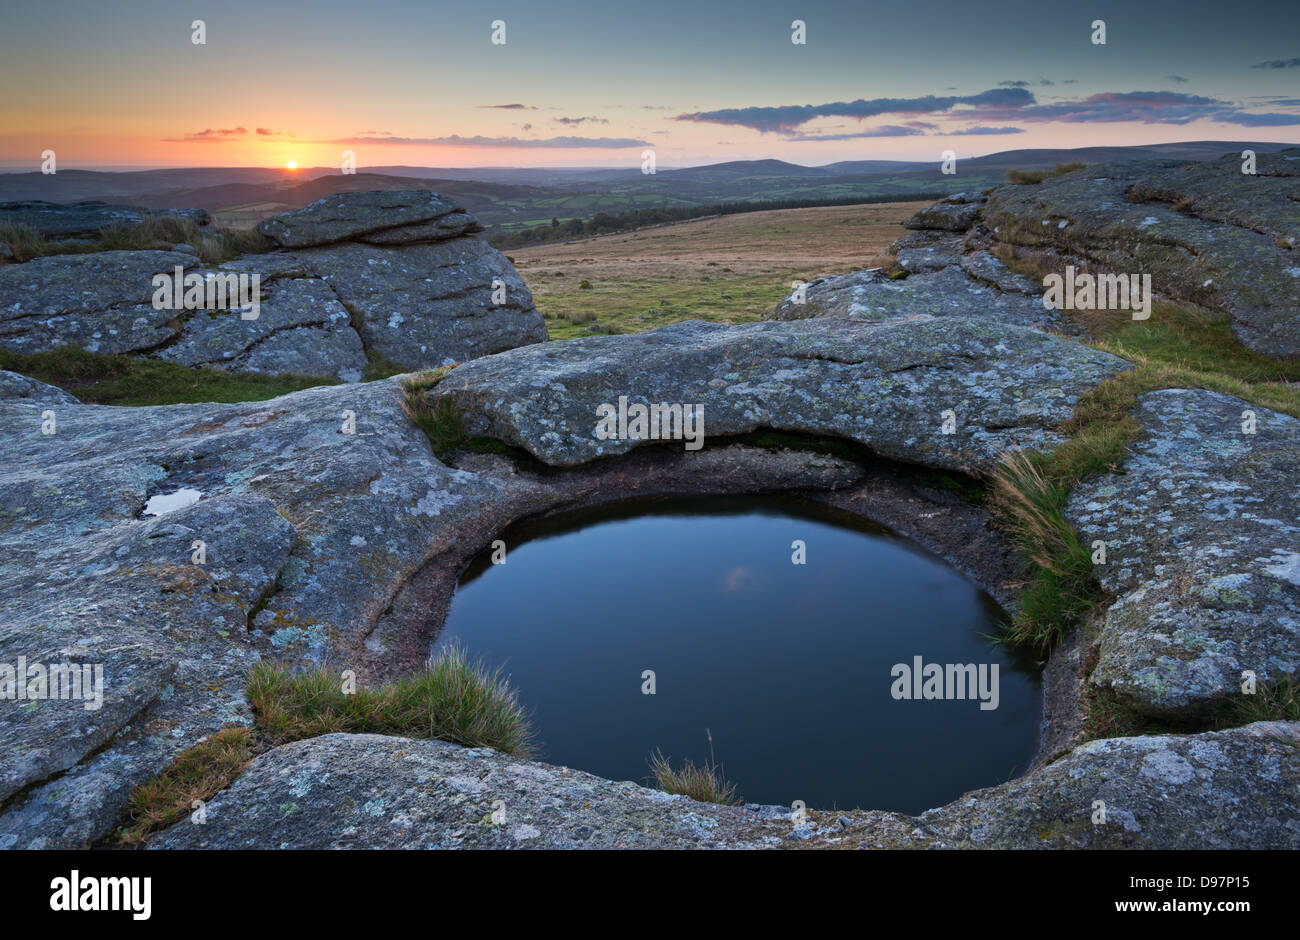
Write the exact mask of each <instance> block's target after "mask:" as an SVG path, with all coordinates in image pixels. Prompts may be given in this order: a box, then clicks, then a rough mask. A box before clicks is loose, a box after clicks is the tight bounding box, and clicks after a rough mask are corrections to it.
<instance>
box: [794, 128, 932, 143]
mask: <svg viewBox="0 0 1300 940" xmlns="http://www.w3.org/2000/svg"><path fill="white" fill-rule="evenodd" d="M930 126H931V127H933V126H935V125H933V124H932V125H930ZM925 136H926V133H925V131H923V130H921V129H920V128H919V127H903V126H901V125H898V124H884V125H882V126H880V127H869V128H867V129H866V130H864V131H853V132H851V133H846V134H790V135H787V136H786V139H787V140H794V141H800V142H804V141H811V140H856V139H857V138H859V137H925Z"/></svg>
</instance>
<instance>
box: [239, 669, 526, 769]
mask: <svg viewBox="0 0 1300 940" xmlns="http://www.w3.org/2000/svg"><path fill="white" fill-rule="evenodd" d="M248 700H249V703H250V704H251V705H252V706H253V711H254V714H255V716H256V720H257V725H258V729H259V730H260V732H261V733H262V734H263V735H264V736H265V738H266V740H267V741H268V742H269V743H270V744H273V745H276V744H284V743H285V742H288V741H298V740H302V739H303V738H312V737H316V736H317V735H322V734H332V733H335V732H347V733H351V734H392V735H401V736H403V737H409V738H437V739H438V740H442V741H451V742H452V743H454V744H463V745H465V746H467V747H491V748H496V749H497V750H499V751H504V752H505V753H507V754H512V755H514V756H516V757H527V756H529V755H530V754H531V753H532V750H533V730H532V727H531V725H530V723H529V719H528V716H527V714H526V713H525V712H524V709H523V708H522V707H521V706H520V704H519V699H518V693H517V692H516V691H515V690H514V689H513V688H512V687H511V686H510V684H509V682H508V681H507V680H506V679H505V678H503V677H502V675H501V673H500V671H499V670H497V671H489V670H488V669H487V668H486V667H485V666H484V665H483V664H482V663H479V662H470V661H469V660H468V659H467V658H466V657H465V654H464V653H463V652H461V651H460V650H459V649H455V648H453V649H450V650H447V651H445V652H444V653H443V654H442V655H441V656H439V657H438V658H437V659H435V660H433V661H432V662H430V663H429V665H428V666H427V667H426V668H425V669H424V670H423V671H421V672H418V673H416V674H415V675H411V676H406V677H404V678H401V679H397V680H395V681H393V682H389V683H386V684H384V685H381V686H379V687H377V688H374V689H366V688H359V689H357V690H356V691H355V692H353V693H351V694H344V692H343V690H342V685H341V683H340V681H339V677H338V675H337V674H334V673H331V672H329V671H327V670H324V669H321V670H317V671H315V672H307V673H294V672H290V671H287V670H284V669H280V668H278V667H276V666H274V665H271V664H269V663H259V664H258V665H256V666H254V667H253V670H252V672H251V673H250V674H249V677H248Z"/></svg>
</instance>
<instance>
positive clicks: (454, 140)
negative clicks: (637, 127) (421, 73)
mask: <svg viewBox="0 0 1300 940" xmlns="http://www.w3.org/2000/svg"><path fill="white" fill-rule="evenodd" d="M315 143H321V144H396V145H398V146H404V147H543V148H546V147H556V148H566V147H569V148H604V149H610V150H614V149H618V148H620V147H644V146H647V144H648V141H644V140H636V139H634V138H631V137H546V138H535V139H534V138H530V139H525V138H522V137H462V136H460V135H459V134H452V135H451V136H450V137H340V138H336V139H334V140H320V141H315Z"/></svg>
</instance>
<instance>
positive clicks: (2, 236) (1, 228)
mask: <svg viewBox="0 0 1300 940" xmlns="http://www.w3.org/2000/svg"><path fill="white" fill-rule="evenodd" d="M0 242H3V243H4V244H5V245H6V246H8V248H9V250H10V251H11V252H12V253H13V256H14V260H15V261H27V260H29V259H31V258H38V257H40V256H41V255H42V254H47V253H48V248H47V246H48V244H49V240H48V239H47V238H46V237H45V236H44V235H42V234H41V233H40V232H38V231H37V230H36V229H34V228H32V227H31V226H30V225H23V224H21V223H18V222H0Z"/></svg>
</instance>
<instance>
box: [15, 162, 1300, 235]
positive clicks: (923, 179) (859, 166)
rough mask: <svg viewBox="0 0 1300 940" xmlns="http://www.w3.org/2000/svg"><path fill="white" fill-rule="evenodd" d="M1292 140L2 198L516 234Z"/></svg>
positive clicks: (43, 185)
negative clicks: (411, 200) (445, 209)
mask: <svg viewBox="0 0 1300 940" xmlns="http://www.w3.org/2000/svg"><path fill="white" fill-rule="evenodd" d="M1288 146H1294V145H1293V144H1283V143H1261V142H1244V141H1188V142H1185V143H1173V144H1147V145H1141V146H1133V147H1081V148H1074V149H1038V150H1006V151H1002V152H1000V153H994V154H988V155H987V156H983V157H973V158H969V159H965V160H959V161H958V166H957V174H956V175H953V176H945V175H942V174H941V173H940V172H939V164H938V161H926V162H908V161H898V160H845V161H840V162H837V163H831V164H827V165H826V166H801V165H799V164H796V163H788V162H785V161H783V160H770V159H768V160H735V161H730V162H726V163H715V164H710V165H708V166H697V167H680V168H676V169H674V168H670V167H661V168H660V169H659V171H658V172H657V173H655V174H643V173H642V172H641V170H640V166H639V164H638V165H637V166H631V167H625V168H616V167H575V168H546V167H534V168H514V167H488V168H438V167H406V166H385V167H369V168H367V169H366V170H365V171H364V172H361V173H356V174H349V175H346V176H345V175H343V173H342V172H341V171H340V170H339V169H338V168H335V167H312V168H304V169H299V170H287V169H278V168H264V167H199V168H189V169H185V168H181V169H164V170H135V171H129V172H107V171H99V170H60V171H59V172H58V173H57V174H55V175H51V176H46V175H44V174H41V173H37V172H29V173H0V201H9V200H26V199H44V200H48V201H50V202H78V201H82V200H89V199H99V200H105V201H110V202H123V203H129V204H133V205H140V206H144V207H146V208H150V209H180V208H203V209H207V210H209V211H210V212H212V213H214V214H216V215H217V217H218V219H219V220H221V221H224V222H225V223H227V224H235V225H251V224H254V223H255V222H256V221H257V220H258V219H261V218H265V217H266V216H268V215H273V214H275V213H277V212H282V211H284V210H285V209H289V208H296V207H298V206H303V205H306V204H307V203H309V202H312V201H313V200H315V199H319V198H321V197H322V196H328V195H330V194H332V193H338V192H351V191H356V190H368V189H430V190H437V191H438V192H441V193H445V194H447V195H448V196H451V197H452V198H453V199H456V200H458V201H459V202H461V203H462V204H463V205H464V206H465V208H467V209H469V210H470V211H472V212H474V213H476V214H477V215H478V216H479V217H480V218H481V219H482V220H483V222H484V223H485V224H486V225H488V226H489V227H490V228H494V229H498V230H499V231H506V232H508V231H513V230H516V229H519V228H525V227H528V226H531V225H538V224H549V223H550V221H551V220H552V219H559V220H560V221H562V222H563V221H566V220H568V219H589V218H591V217H592V216H593V215H595V214H596V213H598V212H606V213H629V212H634V211H636V210H640V209H673V208H676V209H683V208H692V207H700V206H709V205H715V204H718V203H735V202H782V203H789V204H805V205H807V204H813V203H824V202H831V201H844V200H852V199H854V198H859V197H861V198H864V199H865V198H880V197H889V196H897V197H898V198H899V199H908V198H910V197H914V196H915V195H916V194H918V193H922V192H935V191H943V192H954V191H956V190H960V189H986V188H988V187H990V186H994V185H996V184H998V183H1001V182H1003V181H1004V179H1005V176H1006V172H1007V170H1011V169H1041V168H1045V167H1051V166H1054V165H1055V164H1057V163H1066V162H1071V161H1082V162H1084V163H1104V162H1109V161H1114V160H1142V159H1184V160H1207V159H1212V158H1215V157H1218V156H1221V155H1222V154H1224V153H1228V152H1233V151H1236V152H1240V151H1241V150H1244V149H1248V148H1249V149H1252V150H1256V151H1259V152H1261V153H1267V152H1270V151H1273V150H1280V149H1282V148H1284V147H1288Z"/></svg>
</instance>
